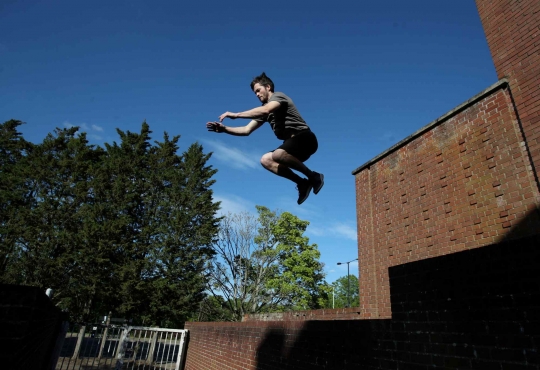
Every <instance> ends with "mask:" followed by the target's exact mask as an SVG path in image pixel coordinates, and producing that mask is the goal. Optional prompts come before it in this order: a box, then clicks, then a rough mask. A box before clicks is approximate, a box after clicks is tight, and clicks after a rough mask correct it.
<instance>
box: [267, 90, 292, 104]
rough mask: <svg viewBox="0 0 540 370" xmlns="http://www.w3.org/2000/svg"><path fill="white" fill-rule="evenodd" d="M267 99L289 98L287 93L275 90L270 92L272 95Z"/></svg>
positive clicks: (281, 99)
mask: <svg viewBox="0 0 540 370" xmlns="http://www.w3.org/2000/svg"><path fill="white" fill-rule="evenodd" d="M268 100H269V101H278V102H279V101H290V100H291V98H289V97H288V96H287V95H285V93H282V92H281V91H276V92H275V93H273V94H272V96H271V97H270V99H268Z"/></svg>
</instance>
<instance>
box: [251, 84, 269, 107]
mask: <svg viewBox="0 0 540 370" xmlns="http://www.w3.org/2000/svg"><path fill="white" fill-rule="evenodd" d="M253 92H254V93H255V95H257V98H259V100H260V101H261V103H263V104H264V103H267V102H268V99H269V98H270V94H271V92H270V86H263V85H261V84H260V83H256V84H255V85H253Z"/></svg>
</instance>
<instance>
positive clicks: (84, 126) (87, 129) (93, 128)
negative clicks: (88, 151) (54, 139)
mask: <svg viewBox="0 0 540 370" xmlns="http://www.w3.org/2000/svg"><path fill="white" fill-rule="evenodd" d="M63 125H64V127H67V128H72V127H75V126H77V127H79V131H78V133H77V134H80V133H81V132H86V133H87V134H88V135H87V137H88V138H89V139H93V140H103V137H102V136H101V135H96V134H95V133H93V132H103V127H101V126H98V125H91V126H90V127H89V126H88V125H87V124H86V123H71V122H69V121H64V123H63Z"/></svg>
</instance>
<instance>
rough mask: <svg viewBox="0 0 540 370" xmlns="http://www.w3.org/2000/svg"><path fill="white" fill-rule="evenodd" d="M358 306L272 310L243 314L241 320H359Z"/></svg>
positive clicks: (359, 311)
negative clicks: (285, 310)
mask: <svg viewBox="0 0 540 370" xmlns="http://www.w3.org/2000/svg"><path fill="white" fill-rule="evenodd" d="M360 319H362V317H361V309H360V307H350V308H325V309H319V310H305V311H287V312H272V313H260V314H248V315H244V317H243V318H242V322H250V321H308V320H360Z"/></svg>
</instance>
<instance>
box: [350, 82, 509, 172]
mask: <svg viewBox="0 0 540 370" xmlns="http://www.w3.org/2000/svg"><path fill="white" fill-rule="evenodd" d="M507 85H508V80H507V79H506V78H503V79H501V80H499V81H497V82H496V83H494V84H493V85H491V86H490V87H488V88H487V89H485V90H484V91H482V92H480V93H478V94H477V95H475V96H473V97H472V98H470V99H469V100H467V101H466V102H464V103H462V104H460V105H458V106H457V107H456V108H454V109H452V110H451V111H449V112H447V113H446V114H444V115H442V116H441V117H439V118H437V119H436V120H434V121H432V122H431V123H429V124H427V125H426V126H424V127H422V128H421V129H420V130H418V131H416V132H415V133H413V134H412V135H410V136H407V137H406V138H405V139H403V140H401V141H400V142H398V143H397V144H395V145H393V146H392V147H390V148H389V149H387V150H385V151H384V152H382V153H381V154H379V155H377V156H376V157H374V158H373V159H371V160H369V161H367V162H366V163H364V164H363V165H361V166H360V167H358V168H357V169H355V170H354V171H352V174H353V175H356V174H357V173H358V172H360V171H362V170H363V169H365V168H366V167H369V166H371V165H372V164H374V163H375V162H378V161H379V160H381V159H383V158H384V157H386V156H387V155H388V154H390V153H392V152H393V151H395V150H398V149H399V148H401V147H402V146H404V145H406V144H408V143H409V142H411V141H413V140H414V139H416V138H417V137H419V136H422V135H423V134H424V133H425V132H427V131H429V130H431V129H432V128H434V127H436V126H438V125H439V124H441V123H443V122H444V121H446V120H447V119H449V118H450V117H452V116H454V115H456V114H458V113H459V112H461V111H463V110H465V109H467V108H468V107H470V106H471V105H474V104H475V103H477V102H478V101H479V100H481V99H483V98H485V97H486V96H488V95H491V94H492V93H493V92H494V91H496V90H498V89H501V88H505V87H506V86H507Z"/></svg>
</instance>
